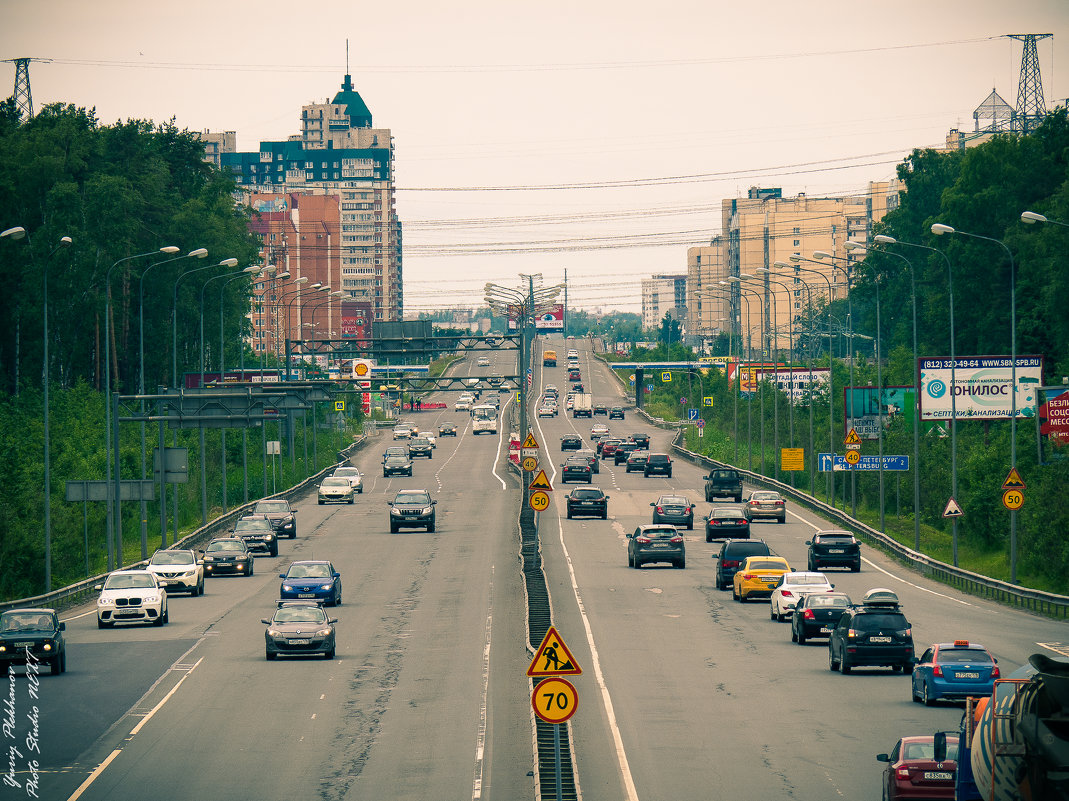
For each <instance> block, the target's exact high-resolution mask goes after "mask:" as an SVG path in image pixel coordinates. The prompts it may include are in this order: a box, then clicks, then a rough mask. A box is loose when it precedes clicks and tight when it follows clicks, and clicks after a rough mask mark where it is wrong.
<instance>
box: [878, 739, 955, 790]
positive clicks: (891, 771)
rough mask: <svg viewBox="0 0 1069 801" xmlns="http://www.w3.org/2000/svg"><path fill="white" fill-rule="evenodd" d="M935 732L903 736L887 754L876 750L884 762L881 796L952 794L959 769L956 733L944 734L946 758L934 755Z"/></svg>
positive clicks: (880, 759)
mask: <svg viewBox="0 0 1069 801" xmlns="http://www.w3.org/2000/svg"><path fill="white" fill-rule="evenodd" d="M935 756H936V753H935V736H934V735H931V734H921V735H917V736H916V737H903V738H902V739H901V740H899V741H898V742H897V743H895V747H894V750H893V751H891V753H890V754H877V755H876V759H878V760H879V761H880V762H886V763H887V767H886V768H884V770H883V797H884V798H885V799H887V801H896V799H899V798H902V799H908V798H925V799H939V798H947V799H951V801H953V798H954V777H955V775H956V774H957V771H958V762H957V760H958V737H957V735H956V734H948V735H946V758H945V759H943V760H941V761H936V759H935Z"/></svg>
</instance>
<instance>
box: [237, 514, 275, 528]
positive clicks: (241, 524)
mask: <svg viewBox="0 0 1069 801" xmlns="http://www.w3.org/2000/svg"><path fill="white" fill-rule="evenodd" d="M269 528H271V524H270V523H268V522H267V520H265V519H264V518H262V517H257V518H250V519H248V520H239V521H238V522H237V523H235V524H234V531H264V530H265V529H269Z"/></svg>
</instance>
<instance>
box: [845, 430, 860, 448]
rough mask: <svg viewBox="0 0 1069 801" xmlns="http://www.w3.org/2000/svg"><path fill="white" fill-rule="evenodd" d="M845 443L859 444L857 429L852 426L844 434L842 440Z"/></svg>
mask: <svg viewBox="0 0 1069 801" xmlns="http://www.w3.org/2000/svg"><path fill="white" fill-rule="evenodd" d="M843 442H844V444H846V445H860V444H861V437H859V436H858V435H857V431H856V430H855V429H853V428H851V429H850V433H849V434H847V435H846V439H845V440H843Z"/></svg>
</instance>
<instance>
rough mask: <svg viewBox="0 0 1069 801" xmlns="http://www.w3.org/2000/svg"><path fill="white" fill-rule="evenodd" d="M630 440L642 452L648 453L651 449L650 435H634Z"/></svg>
mask: <svg viewBox="0 0 1069 801" xmlns="http://www.w3.org/2000/svg"><path fill="white" fill-rule="evenodd" d="M628 439H629V440H630V441H631V442H633V443H635V446H636V447H638V448H640V449H641V450H644V451H648V450H649V449H650V435H649V434H632V435H631V436H629V437H628Z"/></svg>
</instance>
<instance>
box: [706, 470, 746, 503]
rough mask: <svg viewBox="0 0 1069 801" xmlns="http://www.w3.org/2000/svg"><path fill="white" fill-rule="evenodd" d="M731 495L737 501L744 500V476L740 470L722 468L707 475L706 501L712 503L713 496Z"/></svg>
mask: <svg viewBox="0 0 1069 801" xmlns="http://www.w3.org/2000/svg"><path fill="white" fill-rule="evenodd" d="M723 495H730V496H731V497H732V498H733V499H734V500H735V503H741V502H742V476H741V475H739V471H738V470H732V469H730V468H721V469H719V470H714V471H713V472H711V473H710V474H709V475H707V476H706V477H705V502H706V503H712V502H713V498H719V497H721V496H723Z"/></svg>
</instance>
